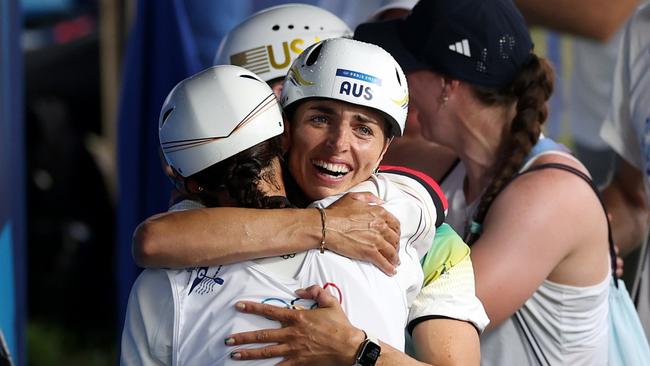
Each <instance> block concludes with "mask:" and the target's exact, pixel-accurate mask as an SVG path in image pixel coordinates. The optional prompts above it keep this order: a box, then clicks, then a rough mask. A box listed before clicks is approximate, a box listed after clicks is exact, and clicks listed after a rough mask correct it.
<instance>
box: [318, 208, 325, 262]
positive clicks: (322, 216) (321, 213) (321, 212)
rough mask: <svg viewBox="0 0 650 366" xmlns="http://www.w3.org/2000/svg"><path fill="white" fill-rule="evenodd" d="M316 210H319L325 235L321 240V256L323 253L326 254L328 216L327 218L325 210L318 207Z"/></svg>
mask: <svg viewBox="0 0 650 366" xmlns="http://www.w3.org/2000/svg"><path fill="white" fill-rule="evenodd" d="M316 209H317V210H318V212H320V223H321V226H322V227H323V234H322V237H321V240H320V252H321V254H323V253H325V227H326V226H325V219H326V218H327V216H325V209H324V208H322V207H316Z"/></svg>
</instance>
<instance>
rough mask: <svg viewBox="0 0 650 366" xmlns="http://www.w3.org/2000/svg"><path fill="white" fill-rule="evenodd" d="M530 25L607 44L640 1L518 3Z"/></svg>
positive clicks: (521, 0) (545, 0)
mask: <svg viewBox="0 0 650 366" xmlns="http://www.w3.org/2000/svg"><path fill="white" fill-rule="evenodd" d="M515 3H516V4H517V7H519V10H521V12H522V14H523V15H524V18H526V21H527V22H528V24H529V25H537V26H542V27H546V28H550V29H552V30H555V31H560V32H566V33H571V34H574V35H579V36H582V37H587V38H592V39H595V40H597V41H601V42H604V41H606V40H607V39H609V38H610V37H611V36H612V35H614V33H616V32H617V31H618V30H619V29H620V28H621V27H622V26H623V24H624V23H625V21H626V20H627V18H628V17H629V16H630V15H631V14H632V12H633V11H634V9H635V8H636V6H637V5H638V4H639V2H638V1H637V0H615V1H612V0H577V1H566V0H515Z"/></svg>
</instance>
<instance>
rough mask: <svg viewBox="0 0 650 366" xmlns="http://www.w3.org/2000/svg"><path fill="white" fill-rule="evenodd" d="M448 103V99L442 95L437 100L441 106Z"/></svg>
mask: <svg viewBox="0 0 650 366" xmlns="http://www.w3.org/2000/svg"><path fill="white" fill-rule="evenodd" d="M448 101H449V97H448V96H446V95H442V96H440V97H439V98H438V102H440V103H441V104H442V105H443V106H444V105H446V104H447V102H448Z"/></svg>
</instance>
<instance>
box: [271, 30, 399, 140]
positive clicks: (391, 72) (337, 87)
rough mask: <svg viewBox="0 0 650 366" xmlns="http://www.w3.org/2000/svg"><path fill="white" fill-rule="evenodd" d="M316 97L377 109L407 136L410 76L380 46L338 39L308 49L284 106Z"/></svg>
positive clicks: (288, 83)
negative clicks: (405, 127) (405, 74)
mask: <svg viewBox="0 0 650 366" xmlns="http://www.w3.org/2000/svg"><path fill="white" fill-rule="evenodd" d="M314 97H320V98H331V99H336V100H341V101H344V102H348V103H352V104H356V105H361V106H366V107H370V108H374V109H376V110H378V111H380V112H382V113H383V114H384V115H385V116H386V117H387V119H388V121H389V122H390V123H391V124H392V133H393V134H394V135H397V136H401V135H402V133H403V132H404V124H405V123H406V112H407V109H408V99H409V93H408V86H407V84H406V77H405V76H404V72H402V68H401V67H400V66H399V64H398V63H397V61H395V59H394V58H393V56H391V55H390V54H389V53H388V52H386V51H384V49H382V48H381V47H379V46H376V45H374V44H370V43H364V42H360V41H355V40H352V39H345V38H337V39H328V40H325V41H321V42H319V43H317V44H314V45H312V46H311V47H309V48H308V49H306V50H305V52H303V53H302V54H301V55H300V56H299V57H298V58H297V59H296V61H294V63H293V65H292V66H291V70H289V73H288V74H287V78H286V80H285V82H284V87H283V89H282V98H281V101H282V106H283V107H284V108H287V107H289V106H290V105H291V104H293V103H295V102H297V101H300V100H302V99H306V98H314Z"/></svg>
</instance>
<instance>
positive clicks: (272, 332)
mask: <svg viewBox="0 0 650 366" xmlns="http://www.w3.org/2000/svg"><path fill="white" fill-rule="evenodd" d="M284 332H285V330H284V329H283V328H280V329H261V330H253V331H250V332H242V333H235V334H232V335H230V336H228V337H227V338H226V339H225V340H224V343H225V344H226V346H239V345H242V344H251V343H277V342H281V341H283V340H285V338H286V337H285V336H284V334H283V333H284Z"/></svg>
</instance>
